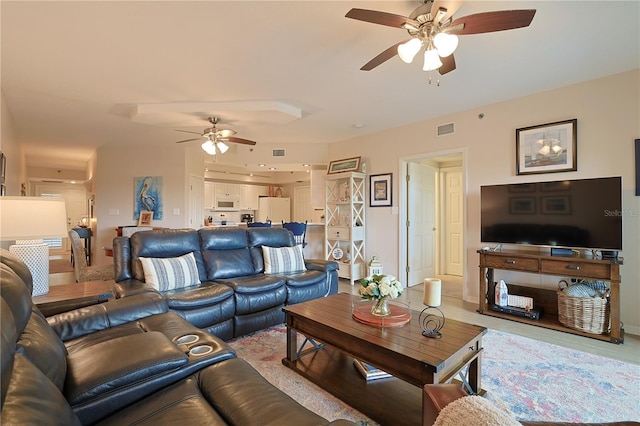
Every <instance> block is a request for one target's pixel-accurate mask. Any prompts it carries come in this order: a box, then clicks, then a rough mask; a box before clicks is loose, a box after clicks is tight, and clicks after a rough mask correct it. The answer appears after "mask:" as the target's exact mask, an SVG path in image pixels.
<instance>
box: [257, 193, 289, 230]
mask: <svg viewBox="0 0 640 426" xmlns="http://www.w3.org/2000/svg"><path fill="white" fill-rule="evenodd" d="M290 218H291V199H289V198H284V197H260V201H259V203H258V216H257V218H256V221H257V222H266V221H267V220H270V221H271V222H273V223H274V224H277V223H282V221H285V222H289V219H290Z"/></svg>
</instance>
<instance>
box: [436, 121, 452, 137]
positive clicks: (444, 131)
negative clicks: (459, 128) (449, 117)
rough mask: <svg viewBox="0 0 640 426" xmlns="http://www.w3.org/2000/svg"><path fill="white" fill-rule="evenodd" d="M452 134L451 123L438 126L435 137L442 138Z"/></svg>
mask: <svg viewBox="0 0 640 426" xmlns="http://www.w3.org/2000/svg"><path fill="white" fill-rule="evenodd" d="M453 132H454V128H453V123H448V124H442V125H440V126H438V131H437V135H438V136H443V135H448V134H451V133H453Z"/></svg>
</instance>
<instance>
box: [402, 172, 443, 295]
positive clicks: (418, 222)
mask: <svg viewBox="0 0 640 426" xmlns="http://www.w3.org/2000/svg"><path fill="white" fill-rule="evenodd" d="M407 173H408V175H409V179H408V180H407V219H408V220H407V267H408V268H407V269H408V272H407V285H408V286H412V285H417V284H420V283H422V282H423V280H424V279H425V278H428V277H433V276H435V272H436V271H435V265H436V247H435V243H436V235H437V229H436V226H435V225H436V211H437V209H436V176H437V170H436V169H434V168H433V167H431V166H426V165H423V164H418V163H415V162H409V163H408V164H407Z"/></svg>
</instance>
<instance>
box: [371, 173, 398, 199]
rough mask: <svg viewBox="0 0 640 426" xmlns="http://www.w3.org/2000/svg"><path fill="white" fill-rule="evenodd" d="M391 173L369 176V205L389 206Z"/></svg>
mask: <svg viewBox="0 0 640 426" xmlns="http://www.w3.org/2000/svg"><path fill="white" fill-rule="evenodd" d="M392 183H393V182H392V174H391V173H384V174H379V175H371V176H369V206H370V207H389V206H391V203H392V200H391V196H392V192H391V188H392V186H391V185H392Z"/></svg>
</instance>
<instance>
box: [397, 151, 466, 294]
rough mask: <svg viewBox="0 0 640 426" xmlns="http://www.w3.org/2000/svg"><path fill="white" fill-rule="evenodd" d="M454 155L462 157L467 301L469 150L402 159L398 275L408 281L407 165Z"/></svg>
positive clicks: (464, 273) (464, 286)
mask: <svg viewBox="0 0 640 426" xmlns="http://www.w3.org/2000/svg"><path fill="white" fill-rule="evenodd" d="M452 155H459V156H460V157H462V166H461V168H462V190H463V207H462V209H463V211H462V215H463V233H464V235H463V236H462V241H463V245H464V250H463V252H462V299H463V300H466V298H467V294H468V290H467V282H468V271H467V242H468V238H469V224H468V219H467V199H466V198H467V193H468V189H469V184H468V182H467V176H468V170H467V169H468V161H467V148H453V149H448V150H443V151H434V152H428V153H422V154H415V155H411V156H406V157H400V159H399V166H398V170H399V171H400V179H399V180H400V183H399V185H398V186H399V195H398V196H399V198H398V214H399V218H398V219H399V220H398V266H399V268H398V269H399V273H398V275H399V276H400V277H401V281H400V282H406V281H407V277H408V274H407V271H406V265H407V227H406V223H407V219H408V215H407V180H406V176H407V163H409V162H412V161H420V160H428V159H431V158H436V157H446V156H452ZM436 244H437V245H438V252H439V251H440V250H441V244H440V241H437V242H436ZM436 258H441V256H440V253H436ZM436 268H437V270H436V273H439V272H440V271H439V268H440V265H439V262H438V263H437V264H436Z"/></svg>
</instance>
